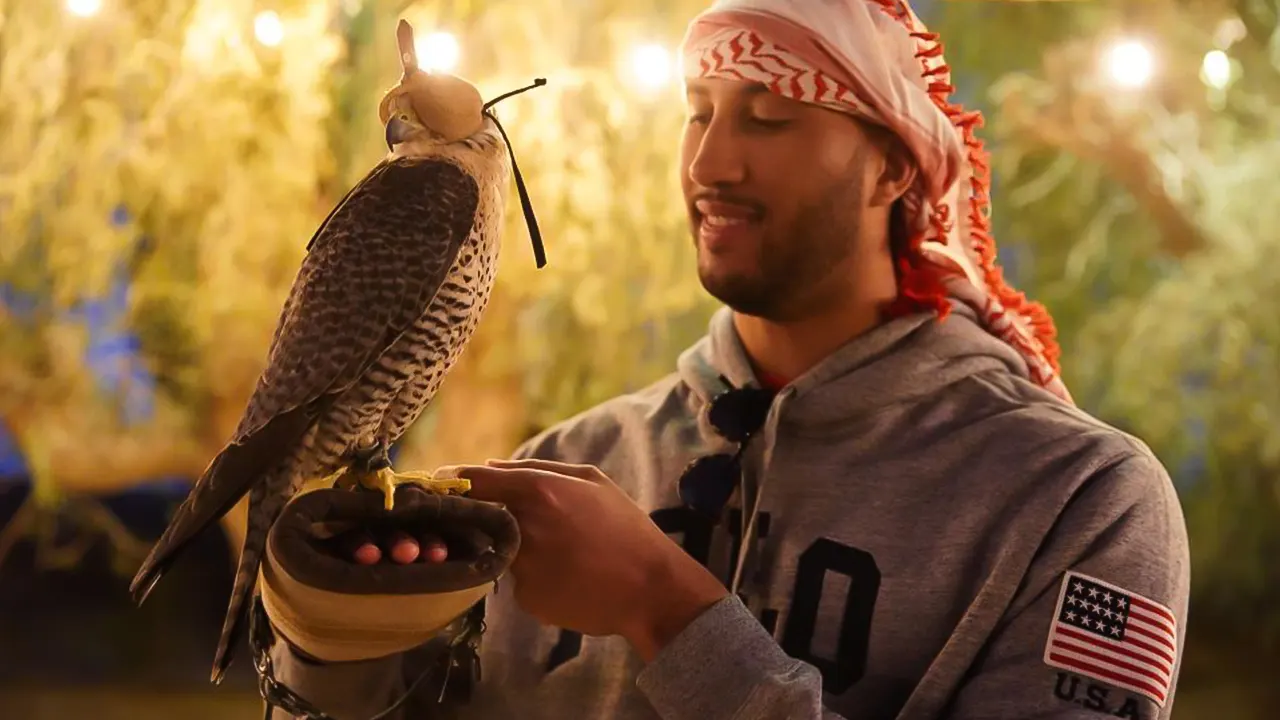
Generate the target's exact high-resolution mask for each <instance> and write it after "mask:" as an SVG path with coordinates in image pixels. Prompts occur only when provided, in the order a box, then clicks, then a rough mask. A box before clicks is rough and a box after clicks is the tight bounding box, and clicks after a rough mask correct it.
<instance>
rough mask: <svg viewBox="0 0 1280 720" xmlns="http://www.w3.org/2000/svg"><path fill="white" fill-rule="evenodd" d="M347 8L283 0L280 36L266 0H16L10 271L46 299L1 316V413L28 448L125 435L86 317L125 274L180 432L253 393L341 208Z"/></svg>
mask: <svg viewBox="0 0 1280 720" xmlns="http://www.w3.org/2000/svg"><path fill="white" fill-rule="evenodd" d="M333 5H336V3H324V2H306V3H304V2H293V3H290V2H284V3H275V4H274V9H275V10H277V11H278V12H279V13H280V14H281V17H283V18H284V29H285V33H284V37H283V42H282V43H281V44H280V45H279V47H267V46H264V45H262V44H260V43H258V42H256V41H255V39H254V17H255V14H256V13H257V12H258V11H260V10H262V8H261V7H258V6H257V5H256V4H255V3H252V2H247V1H245V0H240V1H232V2H228V1H225V0H184V1H181V2H169V1H168V0H133V1H125V2H108V3H105V4H104V5H103V7H102V10H101V12H100V13H99V14H98V15H96V16H93V17H88V18H81V17H76V16H74V15H72V14H70V13H68V12H66V11H65V9H64V7H63V4H62V3H51V2H15V1H10V2H6V3H5V4H4V7H3V10H2V11H0V128H4V132H3V133H0V284H3V285H5V286H8V287H10V288H12V289H14V290H16V291H17V292H19V293H28V294H32V295H33V296H34V297H36V298H38V299H39V302H40V303H41V309H40V311H39V312H38V313H37V314H36V315H35V316H34V317H26V318H25V319H24V318H23V317H19V316H17V314H16V313H15V315H14V316H9V317H5V316H4V315H3V314H0V321H3V322H0V358H2V359H0V378H3V380H0V391H2V392H0V419H3V421H4V422H5V423H6V424H7V425H8V426H9V427H10V429H11V430H12V431H13V432H14V433H15V434H16V435H17V436H18V438H19V440H20V442H22V443H23V444H24V446H25V447H24V449H25V450H27V451H28V454H29V455H30V454H33V453H36V448H34V447H33V446H32V445H31V443H33V442H35V438H36V437H38V436H39V437H41V438H42V439H41V440H40V443H41V444H44V443H48V442H50V440H49V439H48V438H49V437H50V436H54V437H58V438H62V439H63V440H65V437H66V436H68V435H71V436H74V435H76V434H78V433H84V434H85V435H86V436H91V437H88V438H85V439H84V440H82V441H81V442H85V443H88V445H86V446H85V448H86V449H85V452H90V451H93V452H97V451H100V450H102V448H98V447H96V446H95V445H94V444H93V442H92V440H93V439H94V438H98V439H106V438H107V437H108V435H106V434H109V433H112V432H124V431H123V430H121V429H120V428H119V427H118V423H113V422H109V421H108V420H109V418H110V417H111V416H112V414H113V410H112V409H113V406H114V405H115V404H116V403H117V402H118V398H113V397H107V396H105V395H104V394H103V393H102V392H101V391H99V390H98V389H97V388H96V387H95V385H94V383H92V382H91V381H89V379H88V378H87V373H86V371H85V368H84V367H83V364H82V362H81V359H82V357H83V353H84V350H85V347H86V337H85V333H84V329H83V326H82V324H81V320H80V319H79V318H78V317H76V316H75V315H74V314H69V313H70V312H71V311H74V310H76V309H77V308H79V307H82V306H83V304H84V303H89V302H93V301H95V300H99V299H102V298H104V297H106V296H107V295H108V293H109V291H110V290H111V288H112V287H113V286H114V285H115V284H117V283H118V282H119V280H121V279H122V276H123V277H127V278H128V279H129V282H130V292H129V298H128V303H129V308H128V315H127V318H126V320H125V322H126V323H127V325H128V327H127V328H124V329H128V330H132V331H134V332H136V333H137V335H138V336H139V337H140V338H141V342H142V355H143V358H144V362H145V363H146V364H147V365H148V369H149V370H150V371H151V372H152V373H153V374H154V375H156V376H157V377H158V378H159V380H160V382H161V384H162V388H163V390H164V392H163V393H162V397H161V398H160V402H161V405H162V406H164V407H166V408H168V409H169V410H172V412H168V411H166V412H161V414H160V417H161V418H164V421H165V422H166V423H169V424H170V427H168V432H169V433H170V437H171V439H172V441H173V442H174V443H175V444H181V443H182V442H184V441H185V440H186V439H187V434H188V433H189V434H190V435H191V436H193V437H200V436H203V435H205V434H206V433H207V434H208V435H209V436H211V437H215V438H217V440H216V441H215V442H220V441H221V440H222V439H223V437H222V435H223V434H224V433H225V432H226V428H225V427H209V421H210V419H211V416H212V415H211V408H212V407H213V406H215V405H218V404H227V405H231V406H233V407H234V406H236V405H237V404H238V403H242V402H243V398H244V397H246V396H247V392H248V389H249V388H250V387H251V382H252V380H253V377H254V376H255V375H256V373H257V370H258V369H259V368H260V366H261V362H262V359H263V357H264V354H265V350H266V343H267V341H268V340H269V338H270V332H271V328H272V326H273V325H274V322H275V319H276V317H277V315H278V314H279V307H280V304H281V301H282V299H283V297H284V293H285V291H286V290H287V288H288V285H289V283H290V282H291V281H292V279H293V275H294V272H295V270H296V267H297V264H298V262H299V261H300V259H301V256H302V251H303V248H304V246H305V245H306V241H307V238H308V237H309V236H310V234H311V232H312V230H313V229H314V228H315V226H316V223H317V222H318V221H319V219H320V218H321V217H323V213H324V211H325V210H326V209H327V208H326V207H324V206H323V205H320V204H317V202H316V201H317V187H318V186H319V183H320V181H321V180H322V179H323V178H324V177H325V176H326V175H328V174H329V173H330V172H331V168H330V163H329V156H328V147H327V137H326V135H325V132H324V130H325V127H324V122H325V120H326V118H327V116H328V114H329V107H328V104H327V102H326V100H325V94H324V89H325V88H326V83H327V69H328V67H329V66H330V65H331V64H332V62H333V61H334V59H335V58H336V57H337V55H338V53H339V52H340V50H341V47H340V45H339V44H338V43H337V41H336V39H335V38H334V37H333V34H332V32H331V31H330V28H329V22H330V19H331V18H330V16H331V12H332V11H333V9H334V8H333V7H332V6H333ZM4 312H5V310H3V309H0V313H4ZM237 409H238V408H237ZM90 419H91V420H90ZM90 428H92V429H90ZM55 444H59V445H60V446H66V445H67V444H68V443H67V442H61V441H60V443H55ZM106 445H107V448H108V450H109V448H110V445H111V443H106ZM91 449H92V450H91ZM101 461H102V465H103V466H111V465H112V463H111V461H110V458H109V457H103V458H101ZM57 467H58V465H57V463H55V464H54V465H53V466H52V468H53V469H51V470H50V471H49V474H51V475H56V474H58V471H57V469H56V468H57ZM199 469H200V467H199V466H197V467H195V468H191V469H190V470H192V471H194V472H198V471H199ZM121 471H122V472H125V473H128V472H129V469H128V468H122V469H121ZM45 479H46V480H47V479H48V478H45ZM62 479H67V478H62ZM144 479H145V478H138V477H134V478H130V480H131V481H133V482H137V481H140V480H144Z"/></svg>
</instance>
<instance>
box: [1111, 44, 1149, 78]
mask: <svg viewBox="0 0 1280 720" xmlns="http://www.w3.org/2000/svg"><path fill="white" fill-rule="evenodd" d="M1104 63H1105V67H1106V72H1107V75H1108V76H1109V77H1110V78H1111V80H1112V82H1114V83H1115V84H1117V85H1119V86H1120V87H1123V88H1128V89H1136V88H1140V87H1144V86H1146V85H1147V84H1148V83H1150V82H1151V78H1152V76H1153V75H1155V56H1154V55H1153V54H1152V52H1151V49H1150V48H1148V47H1147V46H1146V45H1145V44H1144V43H1142V42H1141V41H1139V40H1133V39H1128V40H1121V41H1119V42H1117V43H1115V44H1114V45H1112V46H1111V48H1110V49H1108V50H1107V53H1106V55H1105V58H1104Z"/></svg>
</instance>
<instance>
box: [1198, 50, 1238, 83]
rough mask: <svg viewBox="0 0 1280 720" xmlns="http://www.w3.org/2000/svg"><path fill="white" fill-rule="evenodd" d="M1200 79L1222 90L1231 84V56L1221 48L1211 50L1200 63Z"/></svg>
mask: <svg viewBox="0 0 1280 720" xmlns="http://www.w3.org/2000/svg"><path fill="white" fill-rule="evenodd" d="M1200 79H1201V80H1204V83H1205V84H1206V85H1208V86H1209V87H1211V88H1216V89H1218V90H1221V89H1223V88H1225V87H1226V86H1227V85H1230V84H1231V58H1230V57H1228V56H1227V54H1226V53H1224V52H1222V51H1221V50H1210V51H1209V52H1207V53H1205V55H1204V62H1203V63H1202V64H1201V65H1200Z"/></svg>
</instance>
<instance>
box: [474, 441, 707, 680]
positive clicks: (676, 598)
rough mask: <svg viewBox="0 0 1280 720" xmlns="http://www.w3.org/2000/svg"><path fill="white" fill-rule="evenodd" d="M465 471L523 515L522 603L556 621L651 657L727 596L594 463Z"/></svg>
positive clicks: (517, 575) (482, 490)
mask: <svg viewBox="0 0 1280 720" xmlns="http://www.w3.org/2000/svg"><path fill="white" fill-rule="evenodd" d="M459 476H460V477H464V478H466V479H468V480H470V481H471V497H473V498H476V499H477V500H488V501H491V502H498V503H502V504H503V505H505V506H506V507H507V510H508V511H509V512H510V513H511V514H512V515H514V516H515V518H516V522H517V523H518V524H519V526H520V551H519V553H518V554H517V555H516V559H515V561H514V562H513V563H512V565H511V574H512V576H513V577H514V579H515V598H516V602H518V603H519V604H520V606H521V607H522V608H524V610H525V611H526V612H528V613H529V614H531V615H533V616H535V617H537V618H538V619H539V620H541V621H542V622H544V623H546V624H548V625H554V626H556V627H562V628H567V629H570V630H576V631H578V632H582V633H585V634H587V635H620V636H622V637H624V638H626V639H627V640H628V641H629V642H630V643H631V644H632V646H633V647H635V649H636V651H637V652H638V653H639V654H640V655H641V657H642V658H643V659H644V660H645V661H646V662H648V661H649V660H651V659H653V656H654V655H656V654H657V652H658V651H659V650H661V649H662V647H663V646H665V645H666V644H667V643H668V642H670V641H671V640H672V639H674V638H675V636H676V635H678V634H679V633H680V632H681V631H682V630H683V629H684V628H685V627H686V626H687V625H688V624H689V623H690V622H692V621H693V620H694V619H695V618H697V616H698V615H699V614H701V613H702V611H703V610H705V609H707V608H708V607H710V606H711V605H714V604H715V603H716V601H718V600H720V599H721V598H723V597H724V596H725V595H727V594H728V591H727V590H726V589H725V587H724V586H723V585H722V584H721V583H720V581H719V580H717V579H716V578H715V576H714V575H712V574H711V573H709V572H708V571H707V570H706V569H705V568H703V567H702V566H701V565H699V564H698V563H697V562H696V561H695V560H693V559H692V558H690V557H689V556H688V555H687V554H686V553H685V552H684V551H683V550H682V549H680V547H679V546H678V545H676V544H675V543H674V542H672V541H671V540H670V539H669V538H668V537H667V536H666V535H665V534H663V532H662V531H661V530H660V529H658V527H657V526H656V525H654V524H653V522H652V521H651V520H650V519H649V516H648V515H646V514H645V513H644V511H643V510H641V509H640V508H639V507H638V506H637V505H636V504H635V503H633V502H632V501H631V499H630V498H629V497H627V495H626V493H624V492H623V491H622V490H621V489H620V488H619V487H618V486H617V485H615V484H614V483H613V481H612V480H610V479H609V478H608V477H606V476H605V475H604V473H602V472H600V470H599V469H597V468H595V467H594V466H590V465H568V464H564V463H558V462H551V461H548V460H520V461H497V460H495V461H490V462H489V464H488V465H484V466H474V465H470V466H463V467H462V468H460V469H459Z"/></svg>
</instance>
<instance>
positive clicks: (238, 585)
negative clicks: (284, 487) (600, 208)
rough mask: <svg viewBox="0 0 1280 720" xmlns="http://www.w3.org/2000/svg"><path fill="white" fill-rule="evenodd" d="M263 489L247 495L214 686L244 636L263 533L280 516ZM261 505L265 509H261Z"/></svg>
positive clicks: (261, 486) (263, 485)
mask: <svg viewBox="0 0 1280 720" xmlns="http://www.w3.org/2000/svg"><path fill="white" fill-rule="evenodd" d="M288 470H289V468H288V467H287V466H286V467H283V468H281V469H280V471H281V472H288ZM265 488H266V483H259V484H257V485H255V486H254V489H253V491H252V492H250V493H249V525H248V527H247V528H246V529H245V534H244V546H243V547H242V548H241V550H240V562H239V564H238V565H236V579H235V583H234V585H233V586H232V588H231V600H230V602H229V603H228V605H227V614H226V617H225V618H223V621H222V635H221V636H220V637H219V638H218V649H217V650H216V651H215V652H214V654H213V672H212V674H211V675H210V676H209V680H210V681H211V682H213V683H214V684H219V683H221V682H222V677H223V676H224V675H225V674H226V672H227V668H228V667H230V666H231V661H232V659H234V657H235V652H236V650H237V649H238V646H239V644H240V640H241V638H242V637H243V636H244V631H245V628H246V627H248V625H247V621H248V619H249V610H250V609H251V608H252V605H250V604H249V598H250V597H251V596H252V595H253V591H254V587H255V585H256V583H257V580H258V566H259V565H260V564H261V562H262V553H263V552H265V551H266V545H267V533H268V532H269V531H270V530H271V525H272V524H273V523H274V522H275V519H276V517H278V516H279V514H280V510H281V507H279V506H278V505H279V503H276V502H275V500H276V499H277V498H275V497H272V496H268V495H267V494H266V492H265ZM264 504H265V505H267V507H263V505H264ZM272 506H276V507H272Z"/></svg>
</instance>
